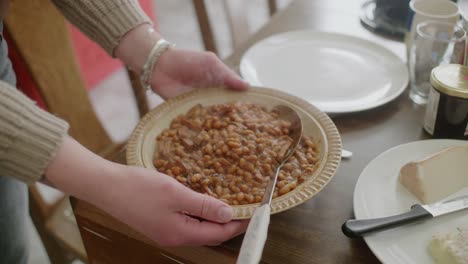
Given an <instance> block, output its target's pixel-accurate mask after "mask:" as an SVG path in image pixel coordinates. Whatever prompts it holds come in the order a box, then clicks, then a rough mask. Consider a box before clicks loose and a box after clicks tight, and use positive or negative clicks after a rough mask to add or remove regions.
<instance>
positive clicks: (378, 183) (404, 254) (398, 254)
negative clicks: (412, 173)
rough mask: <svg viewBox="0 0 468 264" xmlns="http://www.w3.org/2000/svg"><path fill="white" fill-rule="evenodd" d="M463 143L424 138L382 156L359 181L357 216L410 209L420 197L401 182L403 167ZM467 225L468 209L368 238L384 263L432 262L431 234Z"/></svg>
mask: <svg viewBox="0 0 468 264" xmlns="http://www.w3.org/2000/svg"><path fill="white" fill-rule="evenodd" d="M460 145H468V141H461V140H424V141H416V142H412V143H408V144H404V145H400V146H397V147H395V148H392V149H390V150H388V151H386V152H384V153H382V154H381V155H379V156H378V157H377V158H375V159H374V160H372V161H371V162H370V163H369V165H367V167H366V168H365V169H364V170H363V172H362V173H361V176H360V177H359V180H358V182H357V184H356V188H355V190H354V214H355V216H356V219H365V218H375V217H384V216H390V215H394V214H400V213H403V212H406V211H408V210H409V209H410V206H411V205H413V204H415V203H418V200H417V199H416V198H415V197H414V196H413V195H412V194H410V193H409V192H407V191H406V190H405V189H404V187H402V186H401V185H400V183H399V182H398V173H399V171H400V168H401V167H402V166H403V165H405V164H406V163H408V162H410V161H414V160H418V159H421V158H424V157H426V156H429V155H430V154H433V153H435V152H438V151H440V150H442V149H445V148H447V147H450V146H460ZM465 192H466V190H465ZM467 225H468V212H467V211H466V210H465V211H461V212H457V213H453V214H449V215H445V216H442V217H438V218H435V219H431V220H428V221H425V222H421V223H415V224H410V225H406V226H402V227H398V228H394V229H390V230H386V231H383V232H378V233H375V234H372V235H368V236H366V237H365V241H366V242H367V244H368V245H369V248H370V249H371V250H372V252H374V254H375V255H376V256H377V257H378V258H379V259H380V260H381V261H382V262H383V263H391V264H420V263H425V264H430V263H434V262H433V260H432V258H431V257H430V256H429V254H428V252H427V245H428V243H429V241H430V239H431V236H432V235H433V234H434V233H437V232H453V231H455V230H456V227H459V226H467Z"/></svg>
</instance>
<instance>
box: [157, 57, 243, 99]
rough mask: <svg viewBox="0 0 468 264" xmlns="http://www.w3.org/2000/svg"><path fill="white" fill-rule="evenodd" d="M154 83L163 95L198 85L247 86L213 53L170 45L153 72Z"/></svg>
mask: <svg viewBox="0 0 468 264" xmlns="http://www.w3.org/2000/svg"><path fill="white" fill-rule="evenodd" d="M151 86H152V89H153V91H154V92H155V93H157V94H159V95H160V96H161V97H162V98H164V99H167V98H171V97H174V96H176V95H179V94H181V93H185V92H188V91H190V90H192V89H195V88H207V87H226V88H230V89H234V90H246V89H248V84H247V83H246V82H244V81H243V80H242V79H241V78H240V77H239V76H238V75H237V74H236V73H235V72H234V71H232V70H231V69H229V68H228V67H227V66H226V65H225V64H224V63H223V62H222V61H221V60H220V59H219V58H218V57H217V56H216V55H215V54H214V53H212V52H198V51H189V50H182V49H170V50H168V51H166V52H164V53H163V54H162V55H161V57H160V58H159V60H158V62H157V64H156V65H155V68H154V71H153V74H152V76H151Z"/></svg>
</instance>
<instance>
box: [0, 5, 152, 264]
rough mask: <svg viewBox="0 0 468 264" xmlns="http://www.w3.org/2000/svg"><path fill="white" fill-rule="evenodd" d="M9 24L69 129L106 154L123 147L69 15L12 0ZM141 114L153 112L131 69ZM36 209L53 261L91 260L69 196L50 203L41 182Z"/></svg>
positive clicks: (33, 194)
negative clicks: (95, 95) (98, 98)
mask: <svg viewBox="0 0 468 264" xmlns="http://www.w3.org/2000/svg"><path fill="white" fill-rule="evenodd" d="M5 29H6V31H7V33H8V35H9V36H10V38H11V43H10V45H13V46H14V48H15V49H16V50H17V52H18V53H19V55H20V57H21V58H22V60H23V61H24V63H25V65H26V67H27V69H28V71H29V73H30V76H31V77H32V79H33V81H34V83H35V84H36V87H37V89H38V91H39V93H40V95H41V97H42V98H43V100H44V102H45V105H46V107H47V109H48V110H49V111H50V112H51V113H53V114H55V115H57V116H59V117H61V118H63V119H65V120H67V121H68V122H69V124H70V131H69V134H70V135H71V136H72V137H74V138H75V139H76V140H77V141H79V142H80V143H81V144H83V145H84V146H86V147H87V148H88V149H90V150H91V151H93V152H95V153H98V154H100V155H101V156H103V157H106V158H109V159H110V158H112V156H113V155H115V154H116V153H117V151H118V150H120V149H121V147H122V145H121V144H115V143H114V142H112V140H111V138H110V137H109V135H108V134H107V133H106V131H105V130H104V128H103V126H102V125H101V123H100V122H99V120H98V118H97V117H96V115H95V112H94V110H93V108H92V106H91V103H90V101H89V98H88V93H87V90H86V89H85V85H84V83H83V80H82V79H81V77H80V74H79V68H78V65H77V62H76V59H75V56H74V53H73V50H72V44H71V40H70V36H69V32H68V29H67V27H66V23H65V20H64V18H63V16H62V15H61V14H60V13H59V12H58V10H56V8H55V6H53V4H52V3H51V2H50V1H49V0H15V1H11V3H10V9H9V13H8V16H7V17H6V19H5ZM128 73H129V75H130V79H131V82H132V87H133V91H134V94H135V98H136V100H137V105H138V110H139V113H140V115H143V114H144V113H146V112H147V111H148V105H147V101H146V96H145V95H146V93H145V91H144V89H143V88H142V86H141V84H140V82H139V79H138V78H137V76H135V75H134V74H133V73H132V72H128ZM30 214H31V218H32V220H33V222H34V224H35V226H36V228H37V230H38V233H39V235H40V237H41V239H42V241H43V243H44V246H45V248H46V251H47V253H48V255H49V258H50V260H51V262H52V263H60V264H62V263H68V262H69V261H70V260H72V259H73V258H79V259H81V260H82V261H86V252H85V249H84V247H83V243H82V241H81V237H80V233H79V231H78V228H77V225H76V222H75V219H74V216H73V212H72V210H71V208H70V204H69V199H68V197H64V198H63V199H60V200H59V201H58V202H56V203H54V204H51V205H50V204H47V203H46V202H45V201H44V199H43V197H42V196H41V194H40V192H39V191H38V189H37V187H36V186H31V187H30Z"/></svg>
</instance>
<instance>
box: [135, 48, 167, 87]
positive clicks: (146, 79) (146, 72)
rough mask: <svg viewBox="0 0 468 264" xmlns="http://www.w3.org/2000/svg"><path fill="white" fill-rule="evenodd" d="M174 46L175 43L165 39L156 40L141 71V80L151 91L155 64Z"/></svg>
mask: <svg viewBox="0 0 468 264" xmlns="http://www.w3.org/2000/svg"><path fill="white" fill-rule="evenodd" d="M174 46H175V45H174V44H171V43H170V42H168V41H166V40H165V39H160V40H158V42H156V44H154V46H153V48H152V49H151V51H150V53H149V55H148V58H147V59H146V62H145V64H144V65H143V68H142V71H141V82H142V83H143V85H144V86H146V89H148V90H150V91H151V84H150V81H151V74H152V73H153V70H154V66H155V65H156V63H157V62H158V59H159V57H160V56H161V54H163V53H164V52H165V51H166V50H168V49H169V48H171V47H174Z"/></svg>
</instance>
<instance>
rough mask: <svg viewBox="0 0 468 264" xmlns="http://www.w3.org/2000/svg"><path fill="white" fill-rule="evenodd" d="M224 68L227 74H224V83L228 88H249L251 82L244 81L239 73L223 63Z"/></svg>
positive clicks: (241, 89)
mask: <svg viewBox="0 0 468 264" xmlns="http://www.w3.org/2000/svg"><path fill="white" fill-rule="evenodd" d="M222 67H223V68H224V71H225V74H224V76H223V84H224V86H226V87H227V88H230V89H234V90H239V91H244V90H247V89H249V84H248V83H247V82H246V81H244V80H243V79H242V78H241V77H240V76H239V75H237V74H236V73H235V72H234V71H233V70H231V69H229V68H228V67H227V66H226V65H224V64H223V65H222Z"/></svg>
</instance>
